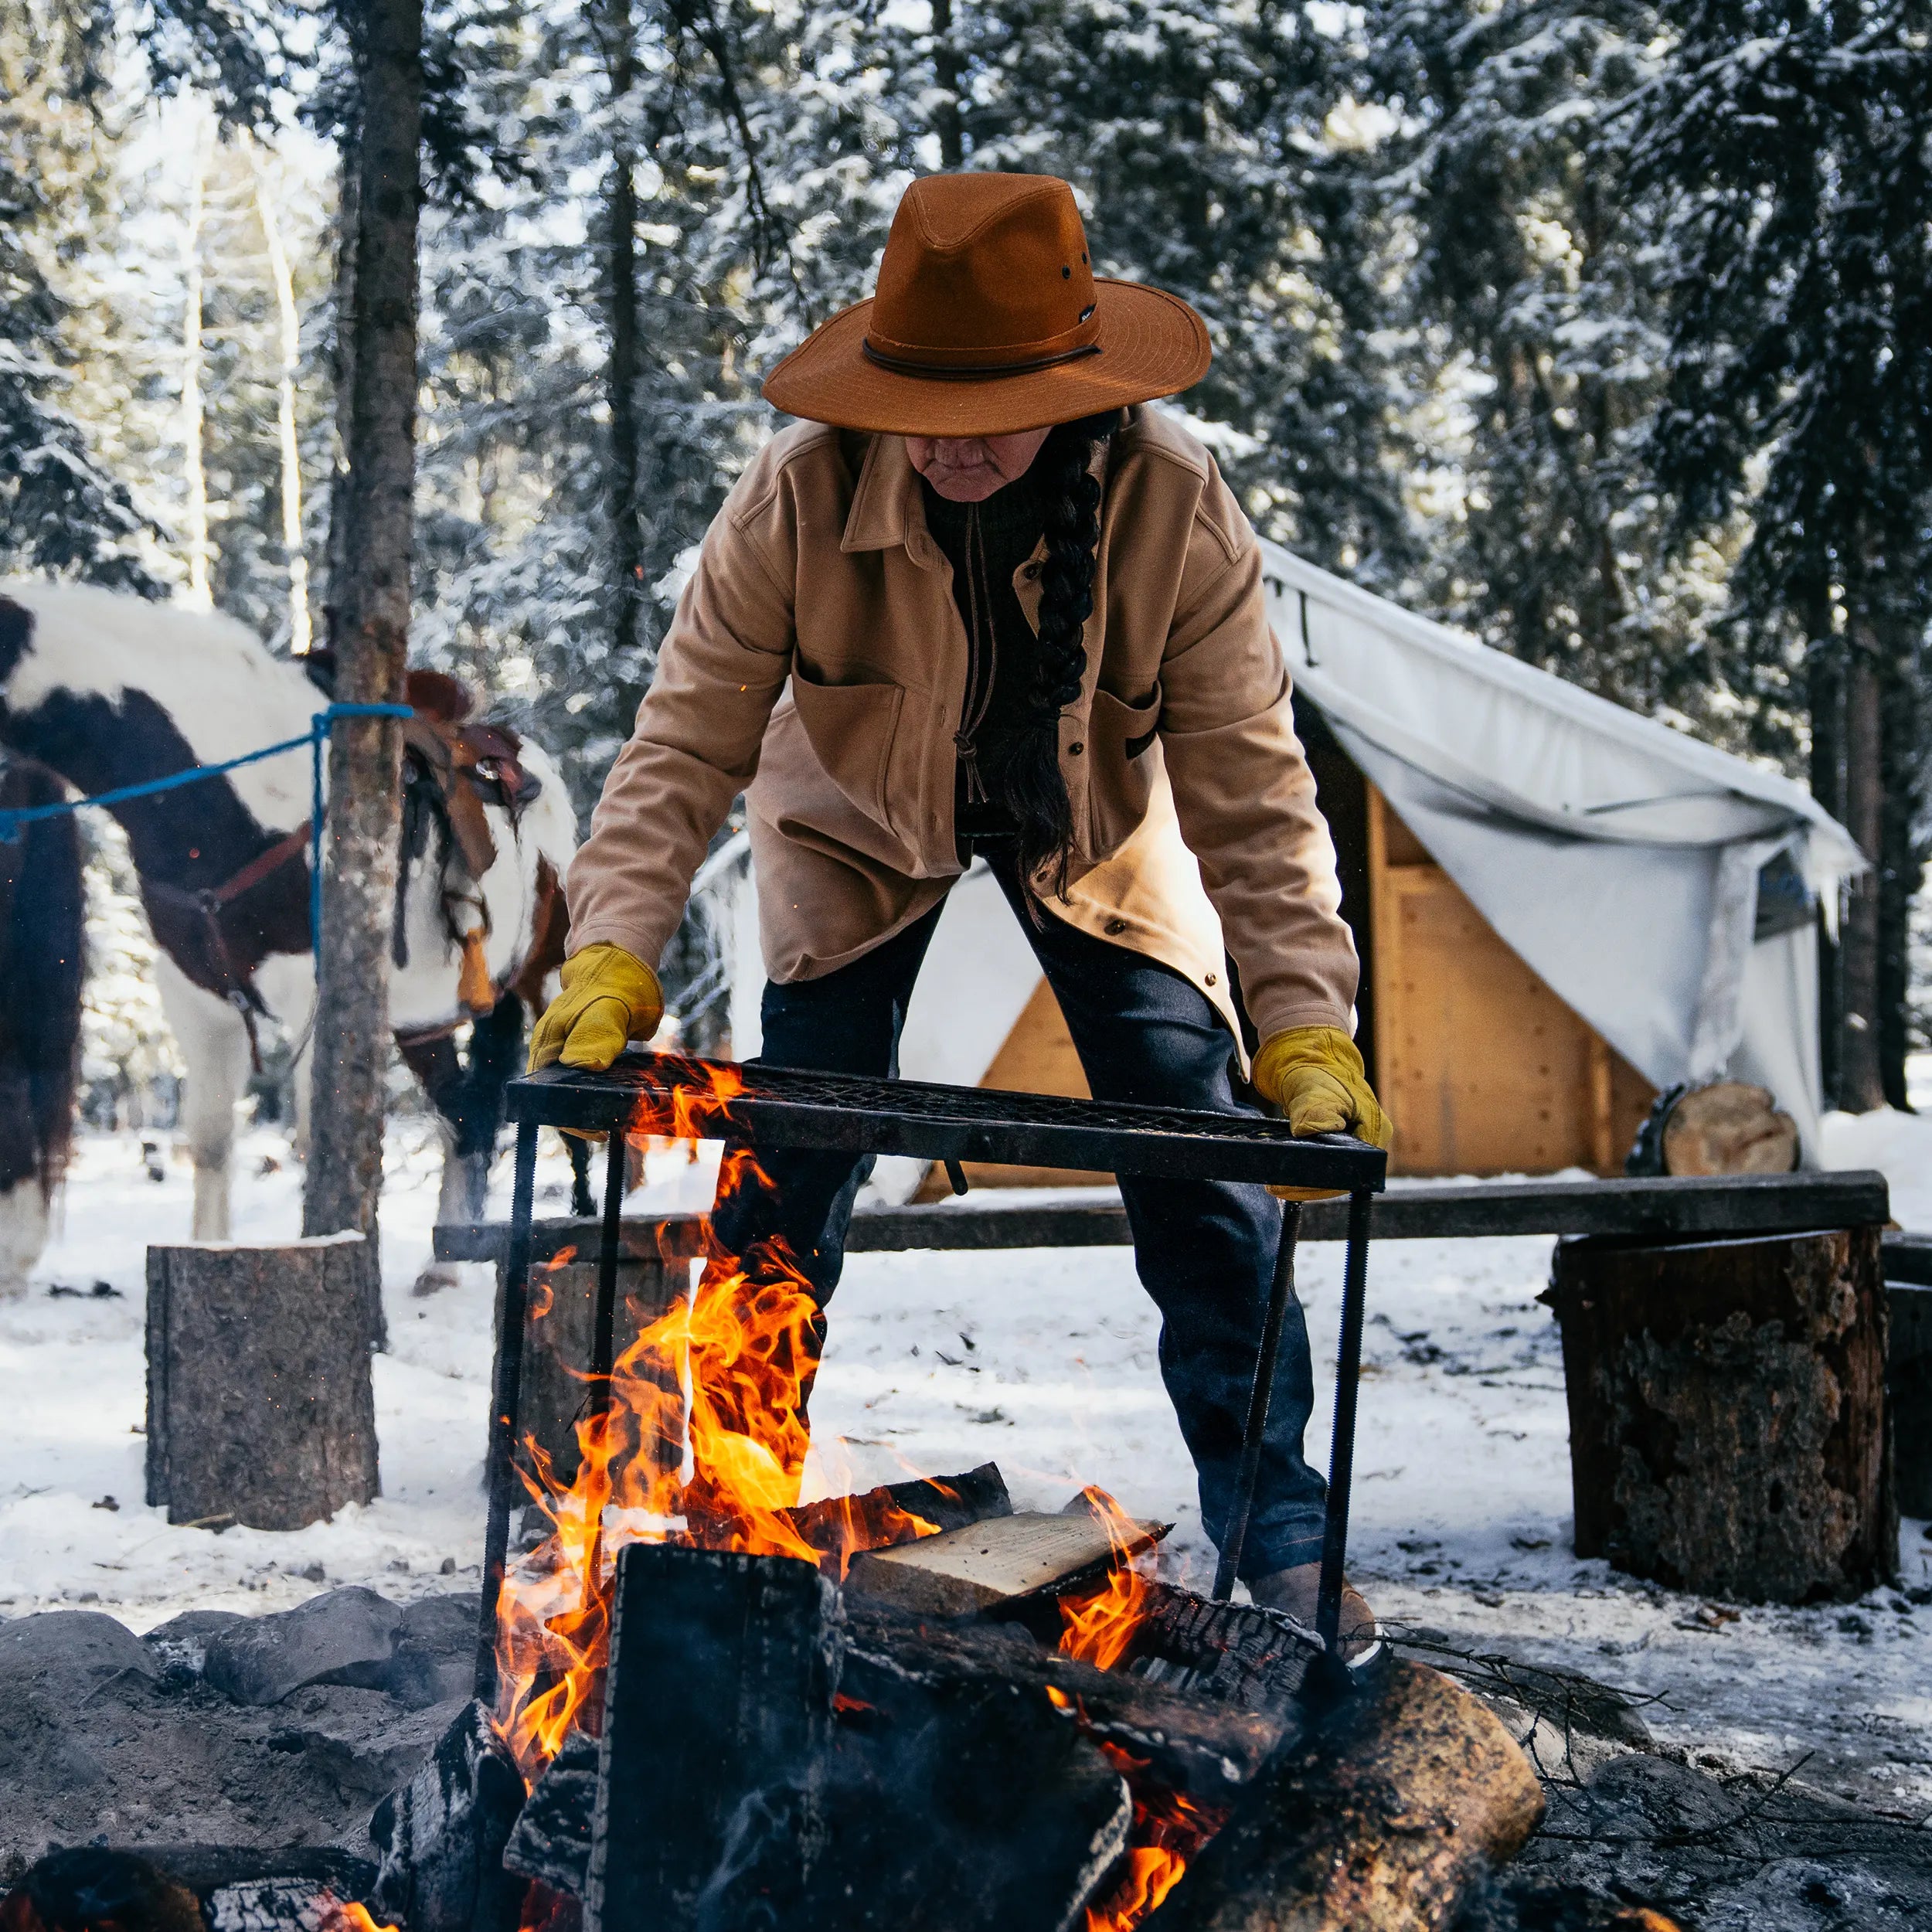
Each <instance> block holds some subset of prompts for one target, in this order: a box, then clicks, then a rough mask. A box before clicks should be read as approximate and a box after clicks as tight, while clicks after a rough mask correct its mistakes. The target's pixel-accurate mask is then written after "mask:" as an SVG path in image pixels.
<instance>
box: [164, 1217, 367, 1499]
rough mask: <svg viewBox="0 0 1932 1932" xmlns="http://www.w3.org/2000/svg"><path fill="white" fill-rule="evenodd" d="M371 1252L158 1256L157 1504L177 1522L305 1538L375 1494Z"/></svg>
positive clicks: (297, 1248)
mask: <svg viewBox="0 0 1932 1932" xmlns="http://www.w3.org/2000/svg"><path fill="white" fill-rule="evenodd" d="M366 1246H367V1243H365V1242H363V1241H361V1240H356V1239H355V1238H354V1237H351V1238H350V1239H349V1240H325V1241H304V1242H299V1243H284V1244H283V1245H282V1246H281V1247H269V1248H244V1247H229V1246H226V1244H218V1245H216V1246H213V1247H178V1248H164V1247H153V1248H150V1249H149V1250H148V1503H149V1505H150V1506H165V1508H166V1509H167V1512H168V1521H169V1522H177V1523H194V1522H203V1523H211V1524H214V1525H216V1526H220V1527H226V1526H228V1525H230V1524H232V1523H241V1524H243V1525H245V1526H247V1527H248V1528H250V1529H301V1528H302V1527H303V1526H304V1525H305V1524H308V1523H311V1522H321V1521H322V1520H323V1519H325V1518H327V1517H329V1516H332V1515H334V1514H335V1512H336V1511H337V1510H338V1509H341V1508H342V1506H343V1505H344V1504H345V1503H352V1502H371V1501H372V1500H373V1499H374V1498H375V1497H376V1495H377V1493H378V1490H377V1485H376V1409H375V1400H374V1397H373V1396H372V1393H371V1390H370V1385H369V1338H368V1335H367V1333H366V1328H365V1326H364V1323H363V1320H362V1308H361V1305H360V1294H361V1284H362V1278H363V1260H364V1256H363V1252H362V1251H363V1250H364V1249H365V1248H366Z"/></svg>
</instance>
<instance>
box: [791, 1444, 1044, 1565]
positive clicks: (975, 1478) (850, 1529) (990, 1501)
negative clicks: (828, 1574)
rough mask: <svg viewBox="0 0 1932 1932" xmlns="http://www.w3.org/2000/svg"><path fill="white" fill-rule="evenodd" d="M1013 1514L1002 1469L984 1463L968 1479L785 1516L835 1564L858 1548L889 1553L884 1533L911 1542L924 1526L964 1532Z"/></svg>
mask: <svg viewBox="0 0 1932 1932" xmlns="http://www.w3.org/2000/svg"><path fill="white" fill-rule="evenodd" d="M1012 1513H1013V1502H1012V1498H1011V1497H1010V1496H1009V1495H1007V1493H1006V1478H1005V1477H1004V1476H1002V1475H1001V1474H1000V1473H999V1464H998V1463H995V1462H983V1463H981V1464H980V1466H979V1467H978V1468H977V1469H969V1470H968V1471H966V1473H965V1474H964V1475H960V1476H922V1477H920V1478H918V1479H917V1480H916V1481H912V1482H892V1483H887V1484H886V1485H884V1486H883V1488H878V1489H869V1490H867V1491H866V1492H865V1494H864V1495H859V1496H826V1497H823V1498H821V1499H820V1500H819V1501H818V1502H807V1503H801V1504H799V1505H798V1506H797V1508H795V1509H787V1510H786V1511H785V1512H784V1517H785V1520H786V1521H787V1522H789V1523H790V1524H791V1526H792V1528H793V1529H795V1530H797V1531H798V1534H799V1535H800V1536H802V1537H803V1538H804V1539H805V1541H806V1542H807V1543H810V1544H811V1546H812V1547H813V1548H814V1549H818V1550H822V1551H823V1552H824V1553H825V1555H826V1556H828V1557H832V1558H834V1559H836V1558H837V1557H838V1555H839V1553H840V1552H841V1551H844V1550H849V1549H852V1548H854V1547H855V1546H858V1547H869V1548H871V1549H885V1548H887V1547H889V1544H888V1543H886V1542H884V1541H880V1540H875V1539H874V1538H875V1532H877V1531H879V1530H881V1529H883V1532H884V1535H885V1536H886V1537H888V1538H889V1539H891V1540H892V1542H894V1543H901V1542H909V1541H910V1540H911V1539H913V1537H915V1536H920V1535H923V1534H924V1533H926V1532H923V1530H921V1529H919V1528H918V1527H917V1526H918V1525H919V1524H920V1523H927V1524H930V1526H932V1528H933V1529H937V1530H940V1531H942V1532H943V1531H945V1530H949V1529H966V1528H968V1526H970V1525H971V1524H974V1523H978V1522H985V1521H986V1520H987V1519H988V1518H989V1517H993V1516H1010V1515H1012Z"/></svg>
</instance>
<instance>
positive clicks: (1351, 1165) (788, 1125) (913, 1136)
mask: <svg viewBox="0 0 1932 1932" xmlns="http://www.w3.org/2000/svg"><path fill="white" fill-rule="evenodd" d="M740 1082H742V1083H743V1090H742V1091H740V1092H736V1093H735V1094H732V1095H731V1097H730V1099H729V1100H725V1101H723V1102H718V1101H716V1100H713V1095H715V1094H717V1093H719V1092H720V1091H723V1092H726V1093H730V1092H731V1090H732V1088H733V1087H737V1086H738V1085H739V1084H740ZM721 1083H722V1085H721ZM680 1094H682V1095H684V1096H685V1097H687V1098H688V1100H695V1101H696V1103H697V1104H699V1107H701V1109H702V1114H701V1116H700V1117H701V1118H702V1121H703V1123H704V1125H705V1128H706V1131H707V1132H708V1133H709V1134H710V1135H712V1136H713V1137H716V1138H730V1139H740V1140H746V1141H753V1142H755V1143H757V1145H761V1146H767V1147H784V1146H790V1147H816V1148H835V1149H838V1150H840V1151H849V1152H852V1153H854V1154H903V1155H912V1156H913V1157H915V1158H919V1159H922V1160H928V1161H978V1162H990V1163H994V1164H1005V1165H1010V1166H1018V1167H1061V1168H1097V1169H1102V1170H1104V1171H1107V1172H1113V1173H1123V1174H1148V1173H1155V1174H1162V1175H1172V1176H1173V1177H1174V1178H1175V1179H1191V1180H1210V1179H1211V1180H1221V1181H1265V1182H1274V1183H1276V1184H1277V1185H1287V1186H1298V1187H1311V1188H1333V1189H1337V1190H1338V1191H1342V1192H1350V1193H1353V1192H1358V1191H1359V1190H1361V1189H1369V1191H1371V1192H1379V1190H1380V1189H1381V1188H1382V1186H1383V1182H1384V1179H1385V1177H1386V1171H1387V1158H1386V1156H1385V1155H1383V1152H1382V1151H1381V1150H1380V1149H1379V1148H1372V1147H1369V1146H1366V1145H1363V1143H1362V1142H1361V1141H1354V1140H1351V1139H1349V1138H1347V1137H1346V1136H1345V1135H1343V1134H1316V1135H1311V1136H1304V1137H1303V1138H1299V1139H1298V1138H1296V1136H1295V1135H1294V1133H1293V1131H1291V1129H1290V1128H1289V1127H1288V1125H1287V1122H1286V1121H1273V1120H1264V1119H1261V1118H1259V1117H1257V1116H1255V1115H1253V1114H1201V1113H1194V1112H1191V1111H1188V1110H1187V1109H1185V1108H1182V1107H1141V1106H1133V1105H1124V1104H1119V1103H1112V1102H1105V1101H1099V1100H1071V1099H1068V1098H1066V1097H1062V1096H1059V1095H1054V1094H1007V1093H1000V1092H996V1091H994V1090H991V1089H988V1088H985V1087H937V1086H932V1085H929V1084H927V1083H924V1082H922V1081H918V1080H866V1079H861V1078H858V1077H854V1076H852V1075H849V1074H840V1073H803V1072H800V1071H798V1070H794V1069H792V1068H789V1067H781V1066H748V1067H742V1068H741V1067H737V1066H715V1065H713V1063H709V1062H707V1061H704V1060H679V1059H675V1058H673V1057H672V1056H668V1055H658V1054H627V1055H626V1056H624V1059H622V1060H619V1061H618V1062H617V1064H616V1065H615V1066H613V1067H612V1068H611V1070H609V1072H607V1073H586V1072H583V1071H581V1070H578V1069H577V1068H573V1067H564V1066H549V1067H546V1068H545V1069H544V1070H543V1072H542V1073H536V1074H533V1075H532V1076H531V1077H530V1078H529V1079H528V1080H518V1081H516V1082H514V1083H512V1086H511V1087H510V1090H509V1109H510V1115H511V1117H512V1119H513V1120H516V1121H535V1122H537V1123H539V1124H543V1125H545V1126H549V1127H574V1128H612V1127H616V1126H619V1125H628V1126H630V1127H632V1128H637V1129H640V1130H645V1131H654V1132H658V1133H668V1132H669V1131H671V1128H672V1120H673V1115H674V1110H675V1102H676V1100H677V1098H678V1097H679V1095H680Z"/></svg>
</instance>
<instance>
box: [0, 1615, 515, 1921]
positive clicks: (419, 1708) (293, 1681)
mask: <svg viewBox="0 0 1932 1932" xmlns="http://www.w3.org/2000/svg"><path fill="white" fill-rule="evenodd" d="M345 1599H346V1600H347V1601H346V1602H345V1601H344V1600H345ZM476 1615H477V1602H476V1598H475V1597H474V1595H473V1594H470V1595H460V1596H444V1597H429V1598H425V1599H423V1600H420V1601H419V1602H417V1603H415V1604H410V1605H407V1606H404V1605H401V1604H394V1603H390V1602H389V1601H388V1600H386V1599H385V1598H383V1597H380V1596H379V1595H378V1594H376V1592H374V1591H372V1590H337V1591H332V1592H330V1593H328V1595H327V1596H325V1597H318V1598H317V1599H315V1600H314V1602H313V1603H312V1604H308V1605H304V1606H303V1607H301V1609H300V1610H298V1611H288V1612H282V1613H281V1614H277V1615H274V1616H270V1617H236V1616H235V1615H233V1614H232V1613H228V1612H216V1611H191V1612H189V1613H188V1614H185V1616H182V1617H175V1618H173V1619H171V1620H170V1621H168V1622H167V1623H165V1624H162V1625H161V1626H160V1627H159V1628H158V1629H157V1630H155V1631H154V1632H152V1633H151V1634H150V1635H149V1636H148V1638H146V1639H145V1640H144V1639H143V1638H141V1637H138V1636H137V1635H136V1634H134V1632H133V1631H131V1630H129V1629H128V1628H127V1626H126V1625H125V1624H121V1623H119V1622H117V1621H116V1620H115V1619H114V1618H113V1617H108V1616H105V1615H103V1614H100V1613H98V1612H96V1611H48V1612H45V1613H43V1614H40V1615H38V1616H32V1617H21V1618H19V1619H17V1620H15V1621H12V1622H9V1623H5V1624H0V1699H5V1703H6V1706H7V1713H8V1715H7V1721H6V1723H5V1724H0V1790H4V1791H5V1793H6V1803H5V1806H4V1807H0V1887H4V1886H5V1884H6V1883H11V1882H12V1880H13V1879H15V1878H16V1877H18V1876H19V1874H20V1873H21V1872H22V1871H23V1870H25V1869H26V1867H27V1866H29V1865H30V1864H32V1862H34V1861H35V1860H36V1859H39V1858H40V1857H42V1856H43V1855H45V1854H46V1853H47V1852H49V1851H51V1850H53V1849H55V1848H56V1847H59V1846H61V1845H79V1844H84V1843H87V1842H90V1841H91V1842H107V1843H109V1844H114V1845H126V1846H132V1847H136V1848H138V1847H141V1846H143V1845H175V1846H179V1845H224V1846H229V1847H233V1848H240V1849H251V1850H278V1849H287V1848H290V1847H322V1846H331V1845H333V1846H338V1847H341V1848H343V1849H345V1850H349V1851H352V1852H355V1853H357V1854H359V1855H364V1856H366V1855H367V1853H368V1852H369V1837H368V1826H369V1813H370V1811H371V1810H372V1808H373V1807H374V1806H375V1804H376V1802H377V1801H378V1800H379V1799H380V1798H382V1797H383V1795H384V1794H386V1793H388V1792H389V1791H393V1790H394V1789H396V1787H397V1786H399V1785H400V1784H406V1783H407V1782H408V1781H409V1780H410V1777H412V1776H413V1775H414V1774H415V1772H416V1771H417V1769H418V1768H419V1767H420V1766H421V1765H422V1764H423V1763H424V1761H425V1760H427V1758H428V1757H429V1756H430V1753H431V1751H432V1750H434V1747H435V1745H436V1743H437V1739H438V1738H440V1736H442V1735H443V1733H444V1732H445V1731H446V1730H447V1729H448V1728H449V1726H450V1724H451V1720H452V1719H454V1716H456V1714H457V1712H458V1711H459V1710H460V1709H461V1696H460V1695H458V1696H450V1695H448V1694H447V1692H448V1689H449V1687H451V1686H452V1685H454V1686H456V1687H457V1688H458V1689H459V1691H461V1690H467V1689H468V1674H469V1672H470V1669H471V1664H472V1661H473V1651H474V1634H475V1618H476ZM310 1638H312V1639H313V1648H312V1649H308V1650H307V1651H304V1643H305V1642H306V1641H307V1640H308V1639H310ZM230 1685H233V1686H234V1687H235V1689H237V1690H240V1692H243V1697H242V1698H241V1699H237V1698H236V1696H233V1695H232V1694H230V1690H229V1689H228V1688H227V1687H228V1686H230ZM439 1693H440V1695H439ZM271 1696H272V1698H273V1699H274V1701H272V1702H270V1701H268V1699H270V1697H271Z"/></svg>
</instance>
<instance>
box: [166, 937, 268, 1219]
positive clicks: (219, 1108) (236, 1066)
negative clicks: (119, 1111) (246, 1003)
mask: <svg viewBox="0 0 1932 1932" xmlns="http://www.w3.org/2000/svg"><path fill="white" fill-rule="evenodd" d="M155 981H156V983H157V985H158V988H159V990H160V993H161V1009H162V1012H164V1013H165V1014H166V1015H167V1016H168V1025H169V1026H171V1027H172V1029H174V1035H175V1044H176V1045H177V1046H179V1047H180V1049H181V1056H182V1060H185V1062H186V1063H187V1066H188V1079H187V1091H186V1094H185V1097H184V1098H183V1100H182V1125H183V1126H184V1127H185V1128H187V1130H188V1146H189V1152H190V1153H191V1154H192V1155H193V1157H194V1162H195V1219H194V1239H195V1240H197V1241H226V1240H227V1239H228V1238H229V1235H230V1230H231V1228H232V1226H233V1221H232V1217H231V1216H230V1203H229V1177H230V1169H231V1167H232V1165H233V1155H234V1151H235V1106H236V1102H237V1101H239V1100H240V1098H241V1097H242V1093H243V1089H244V1088H245V1087H247V1083H248V1067H249V1058H248V1029H247V1027H246V1026H243V1023H242V1017H241V1015H240V1014H239V1013H238V1012H236V1010H235V1009H234V1008H233V1007H232V1006H230V1005H229V1004H228V1002H226V1000H221V999H217V998H216V997H215V996H214V995H213V993H211V992H207V991H206V989H205V988H202V987H199V986H197V985H195V983H194V982H193V981H192V980H190V979H189V978H188V977H187V975H185V974H184V973H183V972H182V970H181V968H179V967H178V966H177V965H176V964H175V963H174V961H172V959H170V958H169V957H168V955H167V954H165V953H162V954H160V955H159V956H158V957H157V958H156V959H155Z"/></svg>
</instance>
